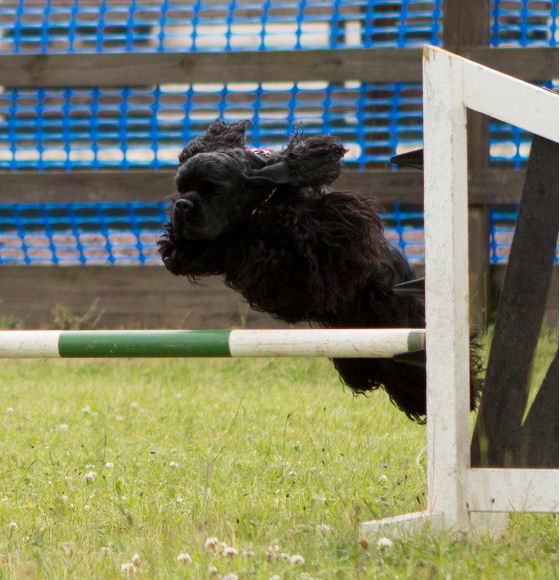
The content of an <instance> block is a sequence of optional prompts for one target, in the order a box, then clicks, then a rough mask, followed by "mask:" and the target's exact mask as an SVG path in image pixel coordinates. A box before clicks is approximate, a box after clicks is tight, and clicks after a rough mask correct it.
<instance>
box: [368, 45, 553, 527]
mask: <svg viewBox="0 0 560 580" xmlns="http://www.w3.org/2000/svg"><path fill="white" fill-rule="evenodd" d="M423 69H424V196H425V197H424V212H425V215H424V224H425V240H426V342H427V345H426V347H427V382H428V384H427V430H426V431H427V453H426V455H427V464H428V473H427V486H428V509H427V510H426V511H425V512H418V513H415V514H405V515H403V516H397V517H393V518H385V519H382V520H376V521H371V522H365V523H364V524H363V525H362V533H364V534H368V535H371V534H379V533H383V534H388V533H389V532H390V531H391V530H394V531H395V532H397V533H398V532H399V530H401V531H402V530H403V529H408V530H418V529H421V528H422V527H423V526H424V525H425V523H426V521H430V522H431V524H432V529H443V528H445V529H448V528H452V529H455V530H458V531H461V532H467V533H473V532H474V533H479V534H490V535H494V536H495V535H500V534H502V533H503V532H504V531H505V530H506V528H507V522H508V513H509V512H513V511H532V512H558V470H557V469H553V470H548V469H472V468H470V442H469V325H468V298H469V297H468V226H467V215H468V212H467V208H468V204H467V201H468V192H467V187H468V185H467V184H468V182H467V175H468V167H467V135H466V107H469V108H471V109H474V110H476V111H479V112H481V113H484V114H487V115H490V116H492V117H494V118H496V119H500V120H502V121H505V122H507V123H511V124H513V125H516V126H518V127H522V128H523V129H526V130H528V131H530V132H532V133H535V134H537V135H541V136H543V137H545V138H547V139H551V140H553V141H558V103H559V98H558V95H555V94H553V93H550V92H548V91H545V90H543V89H540V88H538V87H535V86H533V85H530V84H528V83H525V82H522V81H519V80H517V79H515V78H513V77H509V76H507V75H504V74H502V73H499V72H497V71H494V70H492V69H489V68H487V67H484V66H481V65H478V64H477V63H473V62H471V61H468V60H466V59H464V58H461V57H459V56H457V55H454V54H452V53H450V52H448V51H445V50H443V49H441V48H437V47H433V46H426V47H425V48H424V59H423Z"/></svg>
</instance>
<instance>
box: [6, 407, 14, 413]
mask: <svg viewBox="0 0 560 580" xmlns="http://www.w3.org/2000/svg"><path fill="white" fill-rule="evenodd" d="M14 411H15V409H14V408H13V407H8V408H7V409H6V413H13V412H14Z"/></svg>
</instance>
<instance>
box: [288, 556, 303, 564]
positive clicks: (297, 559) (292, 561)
mask: <svg viewBox="0 0 560 580" xmlns="http://www.w3.org/2000/svg"><path fill="white" fill-rule="evenodd" d="M290 564H293V565H294V566H303V565H304V564H305V559H304V557H303V556H300V555H299V554H294V555H293V556H292V557H291V558H290Z"/></svg>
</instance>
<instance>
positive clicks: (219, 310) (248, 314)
mask: <svg viewBox="0 0 560 580" xmlns="http://www.w3.org/2000/svg"><path fill="white" fill-rule="evenodd" d="M0 296H1V297H2V298H1V299H0V316H3V317H9V318H13V319H16V320H20V321H21V322H22V323H23V327H24V328H31V329H32V328H52V327H53V323H54V321H53V311H54V308H55V307H56V306H57V305H63V306H64V307H65V308H67V309H69V310H70V311H72V312H73V313H74V314H76V315H83V314H84V313H85V312H86V310H87V309H88V308H89V307H90V306H91V305H92V304H93V303H94V301H97V306H96V310H97V311H98V312H99V311H102V312H103V315H102V316H101V318H100V321H99V326H98V327H99V328H116V329H118V328H122V327H124V328H232V327H240V326H250V327H253V328H284V327H286V324H283V323H281V322H279V321H277V320H274V319H272V318H271V317H270V316H268V315H266V314H263V313H260V312H255V311H253V310H251V309H250V308H249V306H248V305H247V304H246V303H245V302H244V301H243V299H242V298H241V297H240V296H239V295H238V294H237V293H235V292H234V291H233V290H230V289H229V288H226V287H225V286H224V284H223V282H222V280H221V279H220V278H218V277H211V278H206V279H204V280H202V281H201V284H200V285H193V284H189V283H188V282H187V280H186V279H185V278H179V277H176V276H173V275H172V274H170V273H169V272H168V271H167V270H165V268H163V266H123V267H117V266H87V267H83V266H64V267H53V266H33V267H28V266H2V275H1V276H0Z"/></svg>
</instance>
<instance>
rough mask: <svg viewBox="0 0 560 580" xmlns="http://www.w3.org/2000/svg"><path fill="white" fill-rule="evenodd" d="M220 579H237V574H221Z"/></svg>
mask: <svg viewBox="0 0 560 580" xmlns="http://www.w3.org/2000/svg"><path fill="white" fill-rule="evenodd" d="M222 580H239V576H238V575H237V574H234V573H233V572H230V573H229V574H225V575H224V576H222Z"/></svg>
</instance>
